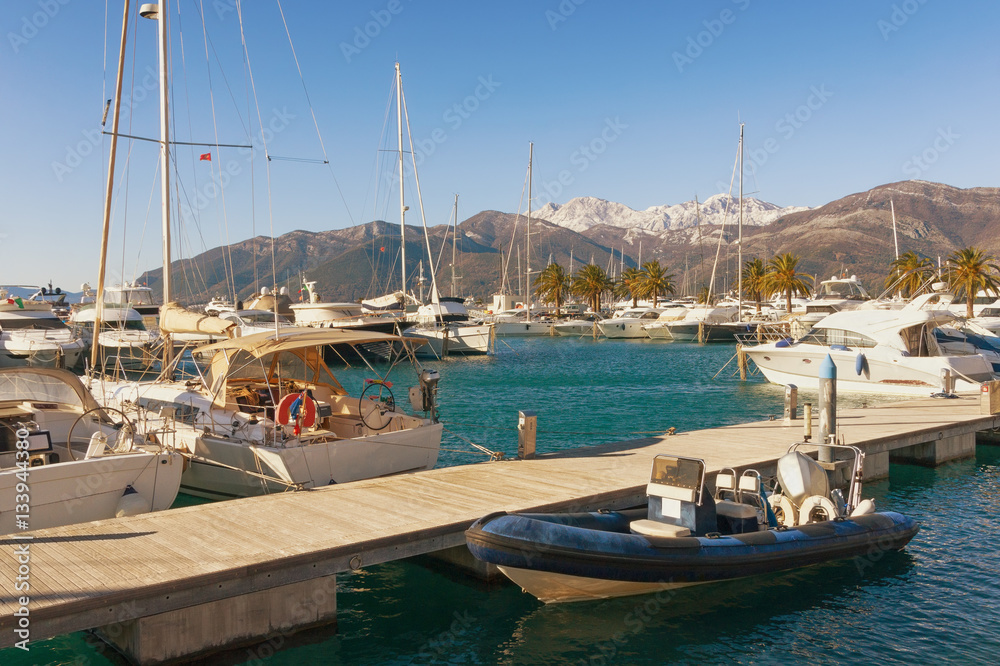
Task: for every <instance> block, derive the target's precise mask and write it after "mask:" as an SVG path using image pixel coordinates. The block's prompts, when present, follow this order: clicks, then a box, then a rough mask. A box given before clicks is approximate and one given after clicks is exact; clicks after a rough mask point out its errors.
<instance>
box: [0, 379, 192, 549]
mask: <svg viewBox="0 0 1000 666" xmlns="http://www.w3.org/2000/svg"><path fill="white" fill-rule="evenodd" d="M120 416H121V415H120V414H118V413H116V412H115V411H114V410H104V409H102V408H101V407H99V406H98V404H97V403H96V402H95V401H94V398H93V396H91V395H90V394H89V393H88V392H87V390H86V389H85V388H84V386H83V385H82V384H81V383H80V380H79V378H78V377H76V376H75V375H73V374H72V373H70V372H69V371H67V370H56V369H47V368H7V369H3V370H0V535H3V534H10V533H12V532H14V531H15V530H18V531H20V530H22V529H32V530H37V529H43V528H47V527H59V526H61V525H69V524H72V523H82V522H88V521H91V520H102V519H105V518H114V517H116V516H124V515H134V514H137V513H145V512H148V511H160V510H163V509H166V508H169V507H170V505H171V504H172V503H173V501H174V499H175V498H176V497H177V491H178V489H179V488H180V482H181V472H182V471H183V469H184V461H183V459H182V458H181V456H180V454H178V453H175V452H172V451H168V450H165V449H161V447H160V446H159V445H149V444H147V443H145V441H143V440H142V439H140V438H138V437H136V436H135V429H134V427H133V426H132V424H131V423H129V422H127V421H126V422H123V420H122V419H121V418H120ZM114 417H118V418H114ZM19 435H23V439H20V438H19ZM19 441H24V442H27V448H25V449H20V448H19V446H18V442H19ZM23 482H27V483H28V485H29V486H30V488H31V492H30V499H29V501H28V508H29V510H28V511H23V510H22V509H20V508H17V507H16V506H15V498H16V497H18V493H20V492H21V491H20V490H16V487H17V486H18V485H19V484H21V483H23ZM18 502H21V500H18ZM18 514H24V517H23V518H21V516H19V515H18ZM16 518H20V519H21V520H23V521H25V522H24V523H22V524H17V523H15V519H16Z"/></svg>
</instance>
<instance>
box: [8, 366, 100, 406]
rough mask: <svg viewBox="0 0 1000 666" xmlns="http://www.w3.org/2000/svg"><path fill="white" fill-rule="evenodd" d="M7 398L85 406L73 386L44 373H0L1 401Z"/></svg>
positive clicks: (18, 400) (20, 400) (19, 400)
mask: <svg viewBox="0 0 1000 666" xmlns="http://www.w3.org/2000/svg"><path fill="white" fill-rule="evenodd" d="M7 400H14V401H17V402H40V403H56V404H60V405H70V406H73V407H81V406H83V401H82V400H81V399H80V395H79V393H77V392H76V391H75V390H74V389H73V387H72V386H70V385H69V384H67V383H66V382H64V381H63V380H61V379H59V378H58V377H50V376H47V375H43V374H26V373H24V374H20V373H18V374H14V373H10V374H8V373H3V374H0V401H7Z"/></svg>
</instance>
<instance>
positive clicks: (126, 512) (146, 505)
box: [115, 486, 153, 518]
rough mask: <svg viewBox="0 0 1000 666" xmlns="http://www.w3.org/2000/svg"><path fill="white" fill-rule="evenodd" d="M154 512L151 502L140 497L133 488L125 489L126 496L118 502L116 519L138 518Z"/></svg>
mask: <svg viewBox="0 0 1000 666" xmlns="http://www.w3.org/2000/svg"><path fill="white" fill-rule="evenodd" d="M152 510H153V505H152V504H150V502H149V500H147V499H146V498H145V497H143V496H142V495H140V494H139V493H138V492H137V491H136V490H135V489H134V488H132V486H128V487H127V488H125V494H124V495H122V497H121V499H120V500H118V507H117V509H116V510H115V518H123V517H125V516H138V515H139V514H143V513H149V512H150V511H152Z"/></svg>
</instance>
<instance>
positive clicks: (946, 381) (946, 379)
mask: <svg viewBox="0 0 1000 666" xmlns="http://www.w3.org/2000/svg"><path fill="white" fill-rule="evenodd" d="M954 390H955V377H954V376H953V375H952V374H951V368H941V393H944V394H945V395H951V394H952V393H953V392H954Z"/></svg>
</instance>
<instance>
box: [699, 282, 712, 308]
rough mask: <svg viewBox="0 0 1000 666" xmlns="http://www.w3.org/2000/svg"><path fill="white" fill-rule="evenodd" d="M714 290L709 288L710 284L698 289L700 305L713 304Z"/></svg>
mask: <svg viewBox="0 0 1000 666" xmlns="http://www.w3.org/2000/svg"><path fill="white" fill-rule="evenodd" d="M711 301H712V292H711V290H709V288H708V285H705V286H704V287H702V288H701V289H699V290H698V299H697V302H698V304H699V305H711V304H712V302H711Z"/></svg>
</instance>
